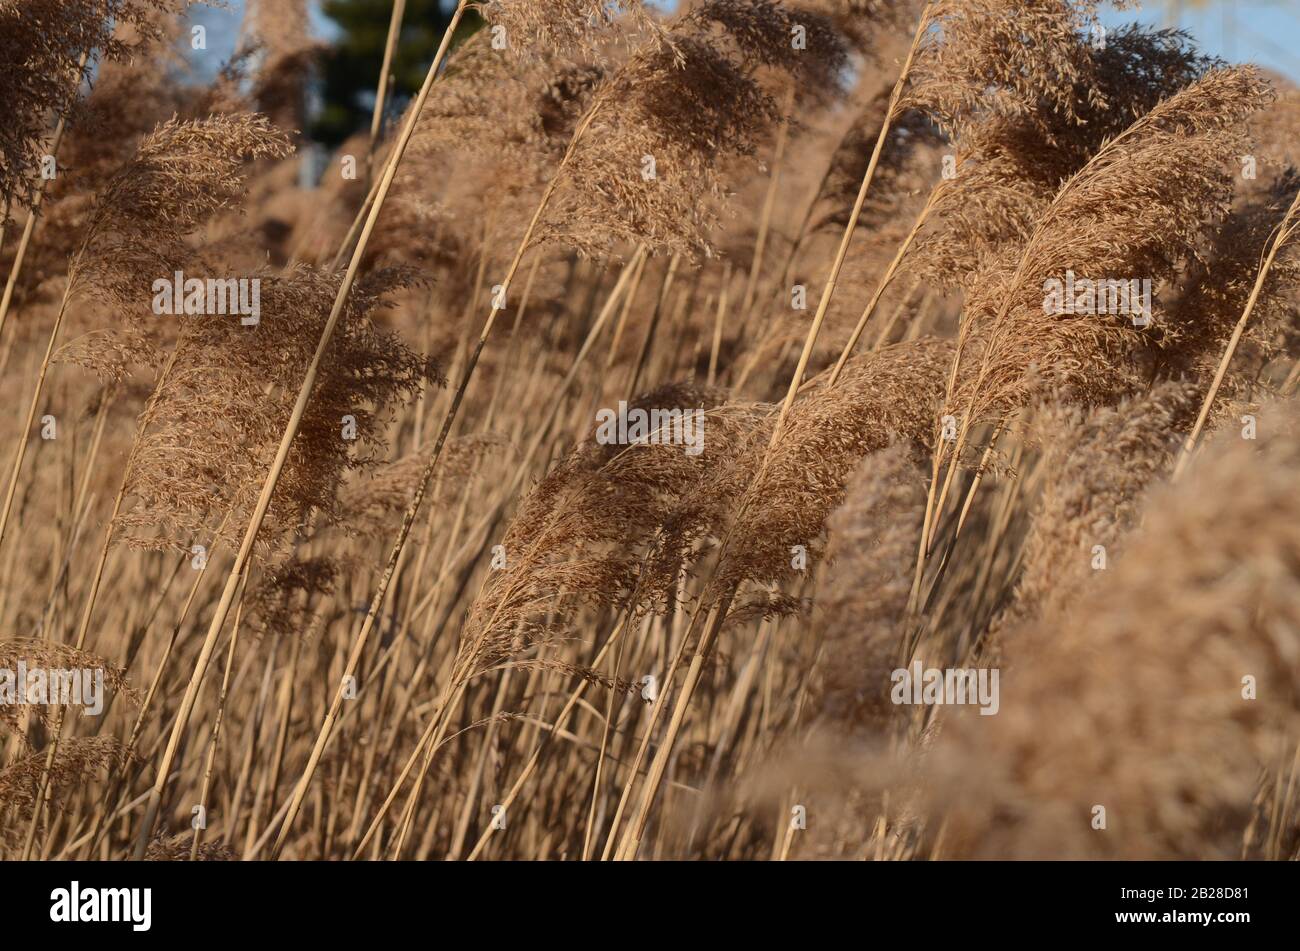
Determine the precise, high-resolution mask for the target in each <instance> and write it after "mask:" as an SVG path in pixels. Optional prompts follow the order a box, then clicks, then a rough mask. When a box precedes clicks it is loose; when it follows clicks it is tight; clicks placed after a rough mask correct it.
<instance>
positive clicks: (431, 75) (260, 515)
mask: <svg viewBox="0 0 1300 951" xmlns="http://www.w3.org/2000/svg"><path fill="white" fill-rule="evenodd" d="M467 4H468V0H459V2H458V3H457V4H456V10H455V12H454V13H453V14H452V18H451V22H450V23H449V24H448V26H447V30H446V32H445V33H444V34H443V37H442V42H441V43H440V44H439V46H438V52H437V53H436V54H435V55H434V58H433V62H432V63H431V64H430V65H429V72H428V74H427V75H426V77H425V80H424V85H423V86H421V88H420V93H419V96H418V97H417V98H416V101H415V104H414V105H413V106H412V107H411V114H410V116H409V117H408V118H407V121H406V125H405V127H404V128H403V129H402V133H401V136H400V137H399V138H398V140H397V143H396V144H395V146H394V148H393V152H392V154H391V155H390V156H389V158H388V163H387V165H386V166H385V167H384V172H383V176H382V177H381V179H380V184H379V190H378V192H377V193H376V195H375V201H374V204H373V205H372V206H371V209H370V215H369V217H368V218H367V219H366V224H365V227H364V228H363V229H362V231H361V236H360V238H359V239H358V241H357V246H356V248H355V250H354V251H353V252H352V260H351V262H350V263H349V264H348V269H347V272H346V273H345V274H344V277H343V281H342V282H341V284H340V285H339V291H338V295H337V296H336V297H335V299H334V306H333V308H332V309H331V311H330V315H329V318H328V320H326V322H325V327H324V329H323V330H322V332H321V339H320V342H319V344H317V347H316V352H315V354H314V355H313V356H312V360H311V364H310V365H309V366H308V368H307V374H306V377H305V378H304V379H303V382H302V386H301V388H300V389H299V391H298V398H297V400H296V402H295V403H294V407H293V412H292V414H291V415H290V417H289V422H288V425H287V426H286V427H285V431H284V435H283V436H282V438H281V440H280V447H279V449H278V450H277V451H276V454H275V460H274V461H273V462H272V463H271V471H270V472H269V473H268V474H267V478H266V482H265V484H264V485H263V486H262V491H261V493H260V494H259V495H258V498H257V503H256V506H255V507H254V510H253V517H252V519H251V520H250V521H249V524H248V528H247V530H246V531H245V533H244V540H243V542H242V543H241V544H240V546H239V551H238V552H237V553H236V555H235V563H234V564H233V565H232V566H231V569H230V574H229V576H228V577H227V579H226V585H225V588H224V590H223V591H222V594H221V600H220V601H219V602H218V604H217V606H216V610H215V611H214V612H213V616H212V621H211V623H210V625H209V626H208V633H207V635H206V637H205V638H204V641H203V646H202V648H201V649H200V652H199V658H198V660H197V662H196V663H195V665H194V672H193V674H192V676H191V677H190V682H189V685H188V686H187V687H186V690H185V696H184V698H183V699H182V701H181V709H180V712H179V714H178V716H177V718H176V723H175V724H174V725H173V727H172V733H171V736H170V737H169V739H168V741H167V749H166V751H165V752H164V754H163V757H162V761H161V763H160V764H159V767H158V772H157V778H156V779H155V781H154V787H153V790H152V791H151V793H150V796H149V800H148V804H147V806H146V809H145V815H144V819H143V821H142V822H141V823H140V834H139V837H138V839H137V840H136V847H135V857H136V858H137V859H142V858H144V853H145V850H146V848H147V847H148V844H149V840H150V839H151V838H152V837H153V830H154V825H155V823H156V822H157V819H158V810H159V808H160V807H161V805H162V795H163V792H164V790H165V789H166V785H167V778H168V775H169V773H170V771H171V764H172V760H173V759H174V758H175V756H176V751H177V749H178V748H179V746H180V741H181V737H182V736H183V735H184V732H185V726H186V723H187V722H188V720H189V714H190V712H191V711H192V710H193V708H194V701H195V699H196V698H197V695H198V689H199V684H200V683H201V682H202V680H203V674H204V673H205V672H206V670H207V666H208V662H209V661H210V660H211V658H212V652H213V650H214V648H215V647H216V641H217V638H218V637H219V636H220V634H221V629H222V627H223V626H224V625H225V622H226V618H227V617H228V616H229V614H230V608H231V605H232V603H233V602H234V599H235V591H236V588H237V587H238V585H239V578H240V575H241V574H242V573H243V571H244V568H245V566H246V565H247V564H248V560H249V558H250V557H251V556H252V552H253V545H254V543H255V542H256V541H257V535H258V533H259V532H260V531H261V528H262V522H263V520H264V519H265V518H266V511H267V508H268V507H269V506H270V504H271V495H272V494H273V493H274V491H275V486H276V483H278V482H279V479H280V474H281V472H283V471H284V466H285V463H286V462H287V460H288V457H289V448H290V446H291V445H292V444H293V440H294V437H295V436H297V435H298V429H299V427H300V426H301V425H302V420H303V416H304V415H305V413H306V410H307V403H308V401H309V400H310V399H311V393H312V390H313V388H314V387H315V385H316V377H317V375H318V374H319V373H320V368H321V364H322V363H323V362H324V358H325V352H326V350H327V349H328V348H329V344H330V341H331V340H332V339H333V336H334V330H335V328H336V327H337V326H338V322H339V320H340V318H341V317H342V316H343V308H344V306H345V305H346V303H347V299H348V294H349V293H351V291H352V284H353V282H354V281H355V280H356V276H357V272H358V270H359V269H360V267H361V261H362V258H363V257H364V254H365V249H366V246H367V244H368V243H369V241H370V235H371V234H372V233H373V231H374V228H375V224H376V222H377V221H378V220H379V213H380V212H381V211H382V210H383V206H384V201H385V199H387V197H388V192H389V189H390V188H391V187H392V184H393V178H394V176H395V175H396V174H397V166H398V164H399V163H400V162H401V160H402V156H403V155H404V154H405V152H406V147H407V145H408V144H409V143H410V141H411V136H412V135H413V134H414V132H415V125H416V122H417V121H418V119H419V117H420V113H421V112H422V111H423V109H424V104H425V102H426V101H427V100H428V98H429V93H430V91H431V90H432V88H433V84H434V81H435V80H436V79H437V78H438V73H439V70H440V69H441V67H442V63H443V60H444V59H445V58H446V55H447V50H448V48H449V47H450V46H451V37H452V34H453V33H454V31H455V29H456V26H457V24H459V23H460V20H461V17H462V16H463V15H464V13H465V9H466V6H467Z"/></svg>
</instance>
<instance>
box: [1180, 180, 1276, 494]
mask: <svg viewBox="0 0 1300 951" xmlns="http://www.w3.org/2000/svg"><path fill="white" fill-rule="evenodd" d="M1297 212H1300V195H1297V196H1296V198H1295V200H1294V201H1292V202H1291V207H1290V208H1288V209H1287V211H1286V214H1285V215H1283V216H1282V221H1281V222H1280V223H1279V224H1278V226H1277V228H1275V229H1274V230H1273V236H1272V240H1271V241H1270V242H1269V246H1268V253H1267V255H1266V256H1265V257H1264V262H1263V263H1262V264H1261V265H1260V267H1259V273H1258V274H1257V275H1256V276H1255V286H1254V287H1252V288H1251V291H1250V297H1249V299H1247V301H1246V306H1245V308H1244V309H1243V310H1242V312H1241V317H1240V319H1238V321H1237V325H1236V326H1235V327H1234V328H1233V330H1232V337H1231V338H1230V339H1229V340H1228V345H1227V346H1226V347H1225V348H1224V350H1223V356H1222V357H1221V358H1220V359H1219V366H1218V369H1217V370H1215V373H1214V379H1213V380H1212V381H1211V382H1210V390H1209V392H1208V393H1206V394H1205V400H1204V401H1203V402H1202V403H1201V411H1200V413H1198V414H1197V416H1196V425H1194V426H1193V427H1192V431H1191V432H1190V433H1188V434H1187V439H1186V441H1185V442H1184V443H1183V448H1182V451H1181V452H1180V453H1179V455H1178V463H1177V464H1176V465H1175V466H1174V474H1173V479H1174V480H1175V481H1177V480H1178V479H1179V478H1180V477H1181V476H1182V474H1183V472H1184V470H1186V468H1187V463H1188V462H1190V461H1191V457H1192V452H1193V451H1194V450H1195V449H1196V443H1197V441H1198V440H1199V439H1200V436H1201V430H1202V429H1204V428H1205V421H1206V420H1207V419H1208V418H1209V416H1210V410H1211V409H1212V408H1213V407H1214V400H1215V398H1216V397H1217V396H1218V395H1219V387H1220V386H1222V385H1223V378H1224V376H1225V375H1227V372H1228V365H1229V364H1230V363H1232V358H1233V355H1234V354H1236V352H1237V345H1238V344H1239V343H1241V338H1242V335H1243V334H1245V332H1246V325H1247V324H1248V323H1250V317H1251V314H1253V313H1254V312H1255V305H1256V304H1258V303H1259V297H1260V294H1261V293H1262V292H1263V290H1264V282H1265V281H1267V280H1268V273H1269V271H1270V270H1272V268H1273V262H1274V261H1276V260H1277V255H1278V252H1279V251H1281V250H1282V246H1283V245H1284V244H1286V243H1287V242H1288V241H1290V240H1291V238H1293V237H1294V236H1295V233H1296V230H1297V228H1300V221H1298V220H1297V217H1296V215H1297Z"/></svg>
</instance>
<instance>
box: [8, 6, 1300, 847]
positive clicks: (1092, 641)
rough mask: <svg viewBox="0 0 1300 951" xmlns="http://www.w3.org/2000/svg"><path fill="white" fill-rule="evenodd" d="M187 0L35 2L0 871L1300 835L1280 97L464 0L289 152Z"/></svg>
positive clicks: (1299, 640) (293, 94)
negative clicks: (36, 681) (412, 81)
mask: <svg viewBox="0 0 1300 951" xmlns="http://www.w3.org/2000/svg"><path fill="white" fill-rule="evenodd" d="M185 6H186V5H185V4H184V3H183V2H182V0H78V2H75V3H74V2H66V0H65V2H59V3H53V2H49V0H0V101H3V102H4V103H5V106H6V109H7V110H8V112H7V117H6V118H5V119H4V120H3V121H0V202H2V203H3V207H0V212H3V215H4V216H3V232H2V237H0V272H2V273H3V275H4V277H5V281H6V284H5V290H4V296H3V299H2V300H0V394H2V396H0V400H2V405H3V406H4V407H5V408H6V409H5V412H4V413H3V414H0V438H2V441H3V445H4V447H5V450H4V451H5V453H6V456H5V464H4V465H3V466H0V475H2V476H3V478H4V485H3V491H4V496H3V498H4V502H3V509H2V510H0V701H3V702H0V857H4V858H9V859H16V858H27V859H55V858H83V859H87V858H103V859H123V860H125V859H131V858H144V859H165V860H181V861H184V860H220V859H282V860H294V859H331V860H347V859H456V860H493V859H565V860H615V859H618V860H633V859H656V858H687V859H777V860H781V859H811V858H854V859H865V858H871V859H928V858H1027V857H1034V858H1085V857H1089V858H1234V859H1235V858H1264V859H1296V858H1297V857H1300V512H1298V511H1295V509H1296V506H1297V504H1298V500H1300V496H1298V495H1297V493H1296V491H1295V485H1296V479H1297V476H1298V475H1300V417H1298V416H1297V410H1296V408H1295V404H1294V399H1295V393H1296V390H1297V386H1298V384H1300V322H1298V320H1297V316H1298V314H1297V302H1298V301H1300V296H1298V295H1297V280H1300V261H1297V258H1296V249H1295V242H1294V238H1295V234H1296V229H1297V227H1300V220H1298V219H1297V214H1298V213H1300V212H1298V209H1300V174H1298V173H1297V169H1296V166H1295V163H1296V162H1297V154H1298V153H1300V139H1298V138H1297V136H1300V108H1298V106H1300V99H1298V98H1297V96H1298V94H1297V92H1296V91H1295V90H1294V89H1293V88H1291V87H1290V86H1289V84H1288V83H1287V82H1286V81H1285V80H1283V79H1281V78H1280V77H1275V76H1267V75H1264V74H1262V73H1261V72H1260V71H1259V70H1257V69H1255V68H1254V67H1251V66H1249V65H1239V64H1230V63H1225V62H1220V61H1217V60H1215V59H1213V58H1211V57H1208V56H1205V55H1203V54H1202V53H1200V52H1199V51H1198V50H1197V49H1196V48H1195V46H1194V43H1193V41H1192V39H1191V38H1190V37H1188V36H1186V35H1184V34H1182V33H1179V32H1177V31H1170V30H1158V29H1152V28H1147V27H1142V26H1138V25H1133V26H1129V27H1124V28H1119V29H1114V28H1112V29H1103V27H1102V25H1101V23H1100V22H1099V21H1098V19H1097V10H1096V6H1095V4H1093V3H1090V2H1085V0H936V2H930V3H922V2H911V0H783V2H776V0H689V2H682V3H680V4H677V5H676V7H675V8H674V9H673V10H672V11H671V12H665V11H664V10H663V9H661V8H659V7H657V6H647V5H643V4H642V3H641V2H640V0H619V2H616V3H605V2H592V0H490V2H486V3H482V4H468V3H466V2H465V0H461V2H460V3H459V4H458V5H457V7H456V13H455V18H454V23H453V27H454V29H452V30H448V33H447V35H446V37H445V38H444V41H443V43H442V46H441V47H440V49H439V51H438V55H437V56H436V57H435V58H434V60H433V62H432V64H430V65H429V68H428V76H427V79H426V81H425V84H424V86H423V88H422V89H421V90H420V92H419V94H418V95H417V96H416V97H414V98H413V99H412V100H411V101H409V102H399V103H396V104H394V103H393V102H392V100H391V98H390V96H391V88H390V87H389V86H388V83H387V81H386V80H385V81H382V82H381V77H379V76H376V77H374V80H375V83H376V88H377V99H378V101H377V105H376V109H375V121H374V123H373V126H372V128H371V129H370V130H368V131H363V132H361V133H359V134H358V135H357V136H355V137H354V138H353V139H352V140H350V141H348V142H347V143H345V144H344V145H343V146H342V147H341V148H340V149H339V150H338V152H337V153H336V154H334V155H332V156H330V159H329V162H328V164H327V165H326V167H325V171H324V174H323V177H322V179H321V181H320V182H319V185H315V184H314V183H313V184H312V186H311V187H308V185H307V184H306V183H305V181H304V176H303V175H302V174H301V172H302V164H303V163H304V162H306V161H307V159H306V158H305V152H306V150H305V149H304V148H303V146H305V145H306V144H307V143H306V141H305V140H304V138H303V135H302V133H301V131H300V130H301V129H302V128H303V126H304V124H305V109H306V102H307V99H306V96H307V91H308V89H309V88H310V84H311V77H312V69H313V63H314V58H315V56H316V55H317V53H318V52H319V45H318V44H317V43H316V42H315V41H313V40H311V39H310V37H308V36H307V35H306V33H305V24H306V23H307V22H308V20H307V18H306V5H305V3H303V2H301V0H276V2H273V0H249V3H248V12H247V15H246V19H245V23H244V34H243V36H242V37H241V41H240V42H241V46H240V51H239V55H237V56H236V57H235V58H234V59H233V60H232V61H231V62H229V63H227V64H224V68H223V69H221V70H220V71H219V72H218V73H217V78H216V79H215V81H213V82H211V83H203V82H198V81H197V80H195V79H194V78H193V77H187V76H185V75H184V62H183V61H182V60H181V59H180V58H178V57H177V56H176V55H175V53H174V49H175V44H176V43H177V42H185V41H186V38H187V37H188V35H189V34H188V28H187V27H186V26H185V21H184V20H183V17H184V16H185V15H186V13H187V11H186V10H185V9H183V8H184V7H185ZM201 9H202V8H195V9H194V10H189V11H188V13H189V15H191V16H197V15H201V14H200V13H198V12H196V11H201ZM401 9H402V8H401V5H398V7H397V15H396V17H395V19H394V31H393V33H392V42H393V43H394V44H396V43H400V39H401V31H400V29H399V27H400V23H399V22H398V21H399V20H400V18H401V15H402V14H401ZM453 39H454V41H453ZM214 282H215V284H214ZM217 285H219V286H217ZM214 291H219V292H220V295H219V297H214ZM218 300H219V304H218V303H216V301H218ZM20 668H21V669H23V670H25V671H31V670H46V671H60V670H68V671H90V672H99V675H100V676H101V677H102V693H101V695H100V696H99V701H102V702H91V700H90V699H88V698H86V697H82V698H81V700H82V701H85V702H78V703H76V704H58V703H40V702H24V700H25V699H29V698H25V697H24V696H21V694H23V690H21V689H16V688H15V689H11V690H10V692H9V693H7V694H6V693H5V691H4V683H5V682H4V677H5V676H6V673H5V672H6V671H8V672H16V671H18V670H19V669H20ZM931 672H933V679H932V677H931ZM954 675H955V676H954ZM966 675H969V678H970V680H969V683H970V691H969V692H965V691H963V692H962V693H960V694H953V693H952V692H951V691H949V690H948V688H949V687H950V686H952V685H953V684H957V685H960V684H961V683H963V682H964V681H963V680H962V678H963V677H965V676H966ZM14 682H15V681H14V680H13V677H12V676H11V683H14ZM977 685H978V686H977ZM19 686H22V685H19ZM931 688H933V690H932V689H931ZM46 699H49V698H46ZM95 707H98V709H94V708H95Z"/></svg>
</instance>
